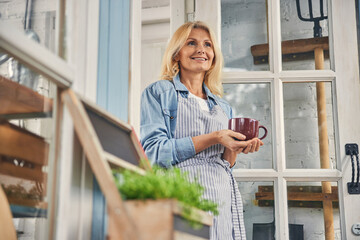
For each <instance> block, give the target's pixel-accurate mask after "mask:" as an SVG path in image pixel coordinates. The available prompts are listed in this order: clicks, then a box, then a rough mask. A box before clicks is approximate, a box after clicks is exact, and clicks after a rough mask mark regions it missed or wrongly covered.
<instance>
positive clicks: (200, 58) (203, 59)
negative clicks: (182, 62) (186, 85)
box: [191, 57, 207, 61]
mask: <svg viewBox="0 0 360 240" xmlns="http://www.w3.org/2000/svg"><path fill="white" fill-rule="evenodd" d="M191 59H193V60H198V61H206V60H207V59H206V58H203V57H192V58H191Z"/></svg>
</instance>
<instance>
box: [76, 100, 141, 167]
mask: <svg viewBox="0 0 360 240" xmlns="http://www.w3.org/2000/svg"><path fill="white" fill-rule="evenodd" d="M82 103H83V104H84V107H85V110H86V113H87V115H88V116H89V119H90V121H91V123H92V125H93V127H94V129H95V132H96V134H97V136H98V138H99V141H100V143H101V146H102V148H103V149H104V151H105V152H107V153H110V154H112V155H114V156H116V157H118V158H120V159H122V160H125V161H126V162H128V163H131V164H134V165H139V164H140V162H141V161H146V155H145V153H144V150H143V148H142V146H141V144H140V142H139V140H138V138H137V136H136V134H135V132H134V129H133V128H132V127H131V126H130V125H129V124H127V123H125V122H123V121H121V120H120V119H117V118H116V117H114V116H112V115H111V114H109V113H107V112H105V111H104V110H102V109H100V108H99V107H98V106H95V105H94V104H91V103H89V102H86V101H85V100H82Z"/></svg>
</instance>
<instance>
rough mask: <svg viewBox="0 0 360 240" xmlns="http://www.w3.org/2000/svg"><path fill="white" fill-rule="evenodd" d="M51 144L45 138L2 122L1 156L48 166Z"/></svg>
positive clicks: (0, 129) (0, 131)
mask: <svg viewBox="0 0 360 240" xmlns="http://www.w3.org/2000/svg"><path fill="white" fill-rule="evenodd" d="M48 153H49V144H48V143H47V142H46V141H45V139H44V138H42V137H40V136H37V135H35V134H33V133H31V132H29V131H27V130H25V129H23V128H20V127H18V126H15V125H13V124H11V123H9V122H7V121H0V154H3V155H7V156H11V157H15V158H20V159H22V160H26V161H29V162H31V163H34V164H39V165H47V159H48Z"/></svg>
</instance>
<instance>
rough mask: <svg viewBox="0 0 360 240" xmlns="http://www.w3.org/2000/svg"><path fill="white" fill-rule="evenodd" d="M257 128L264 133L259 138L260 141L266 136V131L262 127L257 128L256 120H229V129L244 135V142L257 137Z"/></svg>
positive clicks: (257, 122)
mask: <svg viewBox="0 0 360 240" xmlns="http://www.w3.org/2000/svg"><path fill="white" fill-rule="evenodd" d="M259 128H262V129H264V131H265V133H264V135H263V136H262V137H260V138H259V139H260V140H262V139H264V138H265V137H266V136H267V129H266V127H264V126H262V125H260V126H259V121H258V120H255V119H252V118H232V119H229V129H230V130H233V131H235V132H239V133H241V134H243V135H245V136H246V139H245V140H250V139H253V138H257V137H258V136H259Z"/></svg>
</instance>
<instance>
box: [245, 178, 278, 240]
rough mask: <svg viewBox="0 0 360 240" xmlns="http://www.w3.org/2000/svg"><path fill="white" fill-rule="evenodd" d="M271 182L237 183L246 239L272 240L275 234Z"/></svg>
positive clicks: (272, 186) (272, 184) (272, 185)
mask: <svg viewBox="0 0 360 240" xmlns="http://www.w3.org/2000/svg"><path fill="white" fill-rule="evenodd" d="M273 188H274V183H273V182H239V190H240V193H241V196H242V202H243V205H244V221H245V229H246V238H247V239H273V238H272V237H273V236H274V234H275V216H274V212H275V209H274V195H273Z"/></svg>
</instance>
